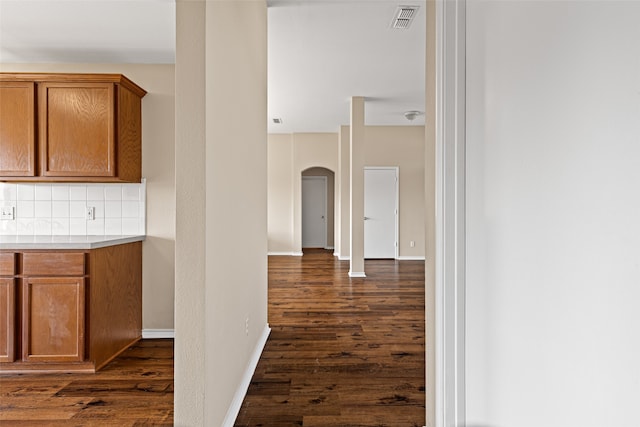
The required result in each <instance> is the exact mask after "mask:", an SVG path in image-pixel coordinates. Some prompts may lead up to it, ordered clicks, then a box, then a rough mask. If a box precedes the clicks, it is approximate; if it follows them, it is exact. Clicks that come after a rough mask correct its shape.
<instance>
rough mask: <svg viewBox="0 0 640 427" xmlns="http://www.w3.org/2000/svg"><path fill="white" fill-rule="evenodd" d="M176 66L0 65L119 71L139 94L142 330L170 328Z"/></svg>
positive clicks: (4, 68) (5, 66) (7, 69)
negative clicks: (143, 194)
mask: <svg viewBox="0 0 640 427" xmlns="http://www.w3.org/2000/svg"><path fill="white" fill-rule="evenodd" d="M174 70H175V67H174V65H172V64H0V71H4V72H52V73H53V72H56V73H119V74H124V75H126V76H127V77H128V78H130V79H131V80H133V81H134V82H135V83H137V84H138V85H140V86H141V87H142V88H143V89H145V90H146V91H147V92H148V93H147V95H146V96H145V97H144V98H143V99H142V176H143V177H145V178H146V179H147V238H146V240H145V242H144V243H143V249H142V251H143V254H142V256H143V265H142V270H143V273H142V274H143V290H142V316H143V321H142V327H143V329H147V330H148V329H173V326H174V324H173V301H174V296H173V295H174V265H175V264H174V250H175V249H174V248H175V236H176V229H175V205H176V203H175V197H176V192H175V182H174V181H175V156H174V151H175V150H174V146H175V138H174V110H175V82H174V80H175V74H174Z"/></svg>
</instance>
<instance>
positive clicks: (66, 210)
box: [0, 182, 146, 236]
mask: <svg viewBox="0 0 640 427" xmlns="http://www.w3.org/2000/svg"><path fill="white" fill-rule="evenodd" d="M145 199H146V186H145V183H144V182H143V183H141V184H43V183H37V184H29V183H19V184H15V183H6V182H0V206H2V207H8V206H13V207H14V208H15V209H14V212H15V219H14V220H5V219H0V235H16V234H18V235H81V236H82V235H120V234H124V235H133V234H145V217H146V209H145ZM88 207H94V208H95V219H94V220H89V219H87V208H88Z"/></svg>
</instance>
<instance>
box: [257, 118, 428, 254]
mask: <svg viewBox="0 0 640 427" xmlns="http://www.w3.org/2000/svg"><path fill="white" fill-rule="evenodd" d="M365 131H366V142H365V154H364V156H365V166H397V167H398V168H399V170H400V177H399V182H400V194H399V199H400V219H399V222H400V236H399V239H400V240H399V245H400V248H399V254H400V257H401V258H403V257H406V258H421V257H424V256H425V221H424V218H425V187H424V176H425V175H424V159H425V151H424V142H425V128H424V126H366V127H365ZM268 146H269V157H268V170H269V182H268V195H269V196H268V205H269V223H268V224H269V225H268V239H269V252H271V253H283V254H292V253H293V254H297V253H299V252H300V251H301V225H300V222H296V221H300V206H299V205H298V204H299V203H301V201H300V175H301V172H302V171H303V170H304V169H306V168H309V167H313V166H321V167H325V168H327V169H330V170H332V171H334V172H335V188H336V189H337V191H336V192H335V196H334V200H335V218H336V219H335V228H336V231H337V235H336V236H335V242H334V243H337V242H340V243H339V245H338V244H335V245H334V246H335V247H336V248H335V249H336V252H337V253H338V254H339V255H340V257H341V258H344V257H349V256H350V253H349V249H350V248H349V175H348V172H349V169H348V165H349V148H348V147H349V127H348V126H342V127H341V129H340V133H335V134H328V133H318V134H312V133H309V134H271V135H269V137H268ZM338 164H340V166H339V167H338ZM334 168H335V169H334ZM345 181H346V182H345ZM296 206H297V208H296ZM296 218H297V219H296ZM338 218H339V221H338ZM338 222H339V224H338ZM412 240H413V241H414V242H415V246H414V247H413V248H412V247H411V246H410V242H411V241H412Z"/></svg>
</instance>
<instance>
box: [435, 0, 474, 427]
mask: <svg viewBox="0 0 640 427" xmlns="http://www.w3.org/2000/svg"><path fill="white" fill-rule="evenodd" d="M427 8H428V9H429V11H432V12H434V13H433V15H432V16H431V17H430V18H428V21H427V22H428V23H427V27H429V25H433V26H434V27H435V28H434V32H433V33H428V34H431V35H433V37H434V38H433V40H432V42H433V43H434V46H433V47H434V50H435V52H434V53H435V58H433V59H434V60H435V61H434V63H435V67H434V68H435V70H433V69H429V70H427V73H429V72H434V71H435V93H434V94H431V95H432V97H431V98H430V97H429V92H428V96H427V98H426V102H427V103H433V104H432V105H434V106H435V108H434V109H435V112H434V117H432V118H431V122H430V124H431V126H432V127H433V129H434V130H435V200H433V202H434V206H435V254H434V255H433V256H435V263H434V264H435V268H434V270H435V283H434V285H435V286H434V287H433V288H432V289H431V291H432V292H433V293H430V292H428V291H429V289H430V287H429V284H428V283H425V287H426V290H427V293H426V296H427V298H430V297H433V298H434V311H435V313H429V310H427V313H426V314H427V316H426V319H434V322H432V323H431V324H429V321H428V320H427V325H426V328H427V329H426V330H427V334H434V335H433V337H434V338H435V346H434V347H435V355H434V359H435V360H429V359H430V357H429V356H428V357H427V366H426V369H427V372H434V374H435V390H433V392H434V395H435V402H431V404H432V405H434V406H433V408H434V409H435V411H434V413H433V414H429V408H430V407H431V406H430V404H429V402H427V405H426V406H427V425H428V426H435V427H445V426H464V425H466V410H465V407H466V386H465V381H466V372H465V358H466V350H465V342H466V336H465V322H466V317H465V310H466V308H465V305H466V301H465V292H466V276H465V274H466V228H465V226H466V205H465V202H466V173H465V170H466V133H465V132H466V115H465V111H466V54H467V53H466V25H467V23H466V0H428V5H427ZM429 11H428V13H427V15H428V16H429ZM427 45H429V40H427ZM427 63H429V58H427ZM431 238H433V236H431ZM432 342H433V341H432ZM433 365H435V366H433ZM431 369H433V370H431ZM427 381H429V378H427ZM427 384H428V383H427Z"/></svg>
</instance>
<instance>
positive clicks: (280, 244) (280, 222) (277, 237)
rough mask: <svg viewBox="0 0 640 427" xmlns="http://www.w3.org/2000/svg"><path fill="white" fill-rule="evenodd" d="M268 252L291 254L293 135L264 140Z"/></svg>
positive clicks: (278, 135)
mask: <svg viewBox="0 0 640 427" xmlns="http://www.w3.org/2000/svg"><path fill="white" fill-rule="evenodd" d="M268 141H269V142H268V146H267V147H268V148H267V153H268V155H267V159H268V161H267V162H268V163H267V164H268V167H267V170H268V175H267V183H268V204H267V206H268V210H267V216H268V218H267V219H268V230H269V233H268V235H269V253H273V254H291V252H292V248H293V198H292V197H291V194H292V193H293V135H291V134H271V135H269V139H268Z"/></svg>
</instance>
